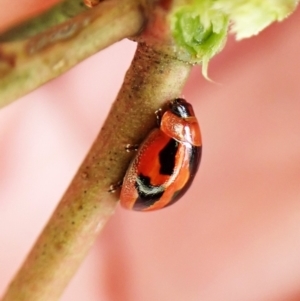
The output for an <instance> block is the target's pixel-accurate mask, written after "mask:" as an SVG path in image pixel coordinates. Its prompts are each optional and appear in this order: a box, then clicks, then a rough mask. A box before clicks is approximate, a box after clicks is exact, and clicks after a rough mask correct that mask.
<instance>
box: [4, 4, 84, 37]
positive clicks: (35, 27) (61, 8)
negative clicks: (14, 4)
mask: <svg viewBox="0 0 300 301" xmlns="http://www.w3.org/2000/svg"><path fill="white" fill-rule="evenodd" d="M87 10H89V8H88V7H87V6H86V5H85V4H84V2H83V1H82V0H65V1H62V2H60V3H58V4H56V5H54V6H52V7H51V8H49V9H48V10H46V11H45V12H43V13H41V14H39V15H38V16H35V17H32V18H31V19H30V20H28V21H24V22H21V23H20V24H18V25H17V26H14V27H13V28H11V29H9V30H7V31H5V32H4V33H1V34H0V43H3V42H12V41H16V40H24V39H28V38H29V37H33V36H35V35H37V34H40V33H42V32H44V31H46V30H48V29H50V28H51V27H54V26H56V25H59V24H61V23H64V22H66V21H68V20H70V19H72V18H74V17H76V16H78V15H79V14H81V13H83V12H85V11H87Z"/></svg>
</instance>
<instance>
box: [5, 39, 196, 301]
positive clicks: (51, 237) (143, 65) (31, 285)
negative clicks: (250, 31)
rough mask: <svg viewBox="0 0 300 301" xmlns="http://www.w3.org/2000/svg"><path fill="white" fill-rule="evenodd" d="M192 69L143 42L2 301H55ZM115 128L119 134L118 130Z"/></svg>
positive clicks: (112, 210)
mask: <svg viewBox="0 0 300 301" xmlns="http://www.w3.org/2000/svg"><path fill="white" fill-rule="evenodd" d="M190 70H191V65H188V64H186V63H184V62H181V61H178V60H176V59H174V58H171V57H169V56H166V55H164V54H160V53H158V52H156V51H154V50H153V49H152V48H149V47H147V45H145V44H139V45H138V48H137V51H136V54H135V57H134V59H133V63H132V65H131V67H130V69H129V70H128V72H127V74H126V77H125V80H124V84H123V86H122V88H121V90H120V92H119V94H118V96H117V99H116V101H115V103H114V105H113V106H112V108H111V111H110V114H109V116H108V118H107V120H106V122H105V124H104V126H103V127H102V129H101V131H100V133H99V136H98V137H97V139H96V141H95V143H94V145H93V146H92V149H91V151H90V152H89V154H88V156H87V157H86V159H85V161H84V162H83V164H82V165H81V167H80V168H79V171H78V172H77V174H76V176H75V178H74V180H73V182H72V183H71V185H70V187H69V188H68V190H67V192H66V193H65V195H64V196H63V198H62V201H61V202H60V204H59V205H58V207H57V209H56V210H55V212H54V214H53V216H52V217H51V219H50V221H49V222H48V224H47V226H46V227H45V229H44V231H43V232H42V234H41V235H40V237H39V238H38V240H37V242H36V244H35V246H34V247H33V249H32V251H31V252H30V254H29V255H28V257H27V259H26V261H25V263H24V265H23V267H22V268H21V269H20V271H19V272H18V274H17V275H16V277H15V279H14V280H13V281H12V283H11V284H10V286H9V288H8V290H7V292H6V294H5V296H4V298H3V300H2V301H28V300H30V301H54V300H57V299H58V298H59V296H60V295H61V293H62V291H63V289H64V288H65V286H66V285H67V283H68V282H69V280H70V278H71V277H72V276H73V274H74V273H75V271H76V270H77V268H78V266H79V264H80V262H81V261H82V260H83V258H84V257H85V255H86V254H87V252H88V250H89V249H90V247H91V245H92V244H93V242H94V240H95V238H96V236H97V234H98V233H99V231H100V230H101V229H102V228H103V226H104V224H105V222H106V221H107V220H108V218H109V217H110V216H111V214H113V212H114V209H115V207H116V205H117V200H118V195H117V193H116V194H111V193H109V192H108V190H109V186H110V185H111V184H113V183H117V182H118V181H119V180H121V179H122V177H123V176H124V174H125V171H126V168H127V166H128V163H129V161H130V159H131V157H132V154H130V153H127V152H126V151H125V146H126V144H128V143H130V144H136V143H140V142H141V140H142V139H143V138H144V137H145V135H146V134H147V133H148V132H149V130H150V129H151V128H153V127H154V126H155V123H156V118H155V114H154V111H155V110H156V109H158V108H159V107H161V106H162V105H163V104H164V103H165V102H166V101H167V100H169V99H173V98H175V97H178V96H180V94H181V90H182V88H183V85H184V83H185V81H186V79H187V77H188V75H189V73H190ZM116 129H117V130H116Z"/></svg>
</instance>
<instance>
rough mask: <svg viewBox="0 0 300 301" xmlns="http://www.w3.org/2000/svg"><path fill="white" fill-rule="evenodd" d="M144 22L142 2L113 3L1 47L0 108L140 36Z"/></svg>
mask: <svg viewBox="0 0 300 301" xmlns="http://www.w3.org/2000/svg"><path fill="white" fill-rule="evenodd" d="M144 22H145V16H144V13H143V9H142V7H141V5H140V4H139V3H138V2H136V1H133V0H127V1H121V2H120V1H118V0H111V1H107V2H103V3H101V4H99V5H98V6H97V7H95V8H93V9H92V10H91V11H89V12H85V13H82V14H81V15H78V16H77V17H75V18H73V19H71V20H69V21H67V22H65V23H62V24H60V25H57V26H56V27H55V28H53V29H50V30H48V31H46V32H43V33H41V34H39V35H37V36H34V37H32V38H29V39H26V40H24V41H14V42H7V43H3V44H0V107H3V106H5V105H7V104H9V103H10V102H12V101H13V100H15V99H16V98H18V97H20V96H22V95H24V94H26V93H28V92H30V91H32V90H34V89H35V88H37V87H39V86H40V85H42V84H44V83H45V82H47V81H49V80H50V79H52V78H55V77H57V76H58V75H60V74H62V73H63V72H65V71H67V70H68V69H70V68H71V67H73V66H74V65H76V64H77V63H78V62H80V61H82V60H83V59H85V58H87V57H88V56H90V55H92V54H94V53H96V52H97V51H99V50H101V49H103V48H105V47H107V46H109V45H111V44H113V43H115V42H117V41H119V40H121V39H123V38H125V37H130V36H133V35H135V34H137V33H138V32H139V30H141V28H142V26H143V24H144ZM124 24H126V26H124Z"/></svg>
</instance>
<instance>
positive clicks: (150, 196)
mask: <svg viewBox="0 0 300 301" xmlns="http://www.w3.org/2000/svg"><path fill="white" fill-rule="evenodd" d="M135 188H136V190H137V192H138V195H139V197H138V198H137V199H136V201H135V203H134V205H133V209H135V210H142V209H145V208H148V207H150V206H151V205H153V204H154V203H155V202H157V201H159V199H160V198H161V197H162V195H163V194H164V192H165V189H164V188H163V187H162V186H153V185H152V184H151V183H150V178H149V177H147V176H144V175H142V174H140V175H139V176H138V177H137V179H136V182H135Z"/></svg>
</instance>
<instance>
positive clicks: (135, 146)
mask: <svg viewBox="0 0 300 301" xmlns="http://www.w3.org/2000/svg"><path fill="white" fill-rule="evenodd" d="M138 148H139V145H138V144H126V146H125V149H126V152H128V153H130V152H132V151H134V152H136V151H137V150H138Z"/></svg>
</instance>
